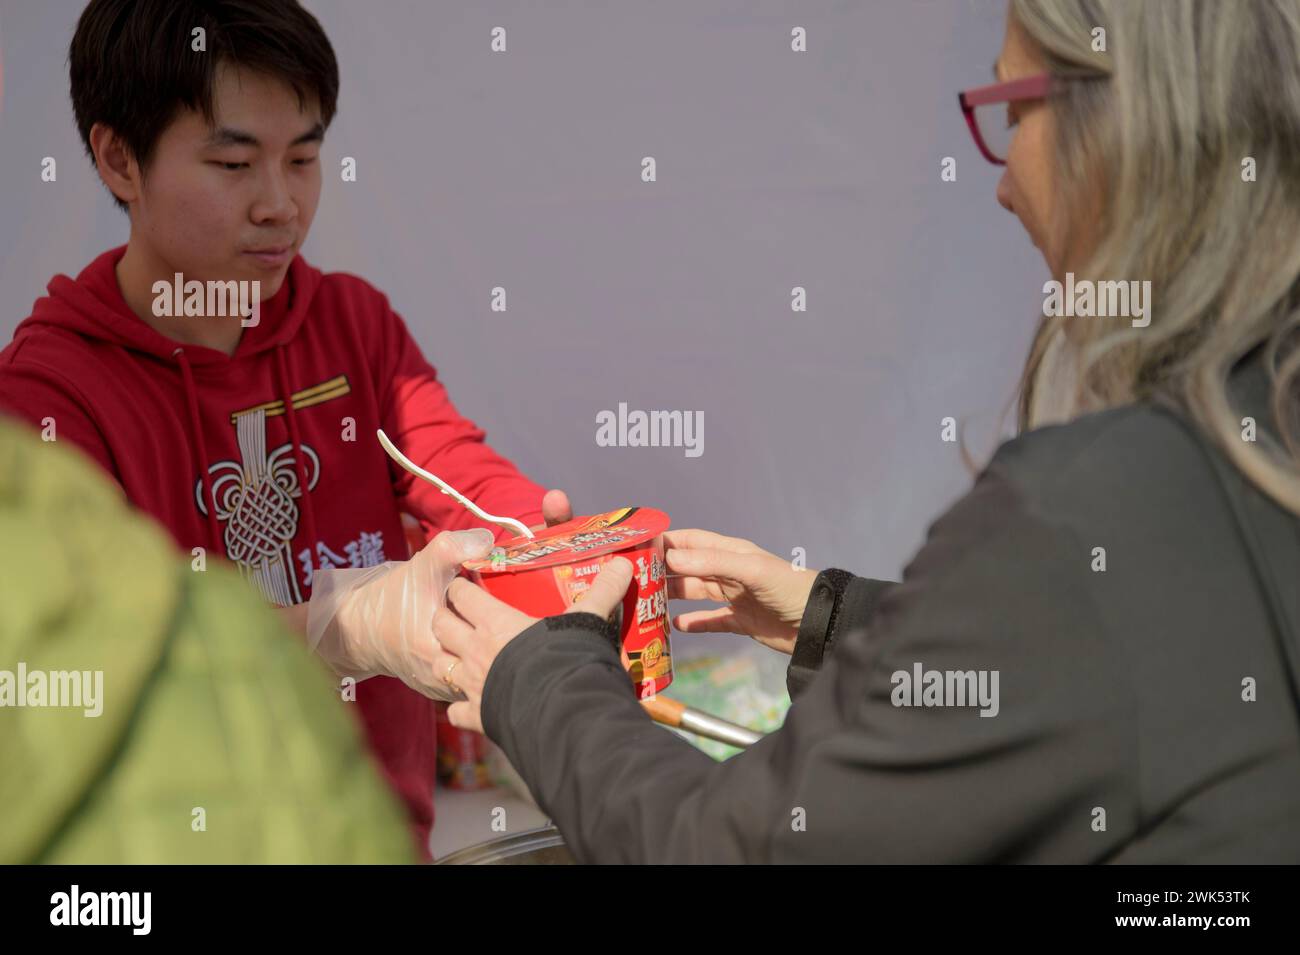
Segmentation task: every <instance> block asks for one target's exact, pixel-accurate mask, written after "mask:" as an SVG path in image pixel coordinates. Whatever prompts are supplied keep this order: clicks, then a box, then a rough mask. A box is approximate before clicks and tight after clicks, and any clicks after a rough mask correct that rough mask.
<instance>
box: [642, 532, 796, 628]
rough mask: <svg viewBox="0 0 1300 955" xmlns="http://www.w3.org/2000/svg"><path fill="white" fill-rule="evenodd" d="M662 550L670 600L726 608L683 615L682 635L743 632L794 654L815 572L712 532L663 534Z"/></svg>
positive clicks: (678, 625) (679, 618) (680, 622)
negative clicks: (799, 567) (665, 562)
mask: <svg viewBox="0 0 1300 955" xmlns="http://www.w3.org/2000/svg"><path fill="white" fill-rule="evenodd" d="M664 548H665V550H666V553H665V555H664V556H665V559H666V560H667V562H668V572H669V576H668V599H669V600H713V601H717V602H718V603H725V604H727V606H725V607H719V608H717V609H715V610H694V611H691V612H690V613H684V614H680V615H679V616H677V617H676V618H674V620H673V626H675V627H676V628H677V629H678V630H680V631H681V632H682V633H743V634H745V635H747V636H750V637H753V638H754V639H755V640H757V641H758V642H759V643H761V644H763V646H765V647H771V648H772V649H773V650H780V651H781V652H782V653H793V652H794V641H795V637H797V636H798V635H799V622H800V621H801V620H802V619H803V611H804V608H805V607H806V606H807V605H808V595H809V594H810V593H811V592H812V585H813V581H815V580H816V579H817V571H815V570H806V569H797V568H795V567H794V566H792V565H791V564H790V562H789V561H787V560H782V559H781V558H780V557H777V556H776V555H775V554H769V553H768V552H767V551H765V550H763V549H761V548H760V547H758V546H757V545H755V544H753V543H751V542H750V541H747V540H741V539H740V538H737V537H723V536H722V535H721V534H714V533H713V532H712V531H701V530H681V531H665V532H664Z"/></svg>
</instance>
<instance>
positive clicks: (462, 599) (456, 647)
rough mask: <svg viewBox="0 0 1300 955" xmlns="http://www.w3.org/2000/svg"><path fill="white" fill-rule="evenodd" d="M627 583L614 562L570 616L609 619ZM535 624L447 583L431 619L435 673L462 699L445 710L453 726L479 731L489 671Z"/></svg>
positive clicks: (484, 595) (628, 570)
mask: <svg viewBox="0 0 1300 955" xmlns="http://www.w3.org/2000/svg"><path fill="white" fill-rule="evenodd" d="M631 583H632V563H631V561H628V560H627V559H625V558H623V557H615V558H614V559H612V560H611V561H610V562H609V563H607V564H606V565H605V566H604V567H602V568H601V571H600V573H599V574H597V575H596V579H595V580H593V581H592V582H591V589H590V590H588V591H587V592H586V593H585V594H584V595H583V598H582V601H581V602H580V603H578V604H576V605H574V607H573V608H572V609H570V610H569V611H568V612H569V613H594V614H596V615H597V616H600V617H608V616H609V615H610V614H612V613H613V612H614V608H615V607H617V606H618V605H619V604H620V603H622V601H623V597H624V595H625V594H626V593H627V588H628V586H629V585H630V584H631ZM536 622H537V620H536V619H535V618H533V617H530V616H528V614H526V613H521V612H520V611H518V610H516V609H514V608H513V607H511V606H510V605H509V604H506V603H503V602H502V601H500V600H498V599H497V598H496V597H493V596H492V595H491V594H489V593H488V592H487V591H486V590H484V589H483V588H482V587H479V586H478V585H477V584H474V583H471V582H470V581H468V580H466V579H464V578H463V577H458V578H456V579H455V580H453V581H452V582H451V586H450V587H449V588H448V589H447V605H446V606H445V607H443V608H442V609H441V610H439V611H438V612H437V613H436V614H434V615H433V633H434V637H435V638H436V641H437V643H438V644H440V645H441V650H439V651H438V653H437V654H436V655H435V658H434V673H435V674H436V675H437V678H438V679H440V680H442V681H443V682H444V683H446V684H447V686H448V688H449V689H450V690H451V691H452V692H457V691H459V692H460V693H463V694H464V696H465V699H464V701H463V702H460V703H453V704H452V705H451V706H449V707H448V708H447V717H448V719H450V720H451V722H452V724H453V725H454V726H459V727H462V728H463V729H471V730H474V731H475V732H478V733H481V732H483V717H482V714H481V712H480V707H481V705H482V702H483V684H484V682H485V681H486V680H487V675H488V671H489V670H490V669H492V663H493V661H494V660H496V658H497V654H498V653H500V652H501V650H502V649H503V648H504V647H505V645H506V644H507V643H509V642H510V641H511V640H513V639H514V638H515V637H517V636H519V634H521V633H523V632H524V631H525V630H527V629H528V628H529V627H531V626H532V625H533V624H535V623H536Z"/></svg>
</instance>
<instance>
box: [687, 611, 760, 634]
mask: <svg viewBox="0 0 1300 955" xmlns="http://www.w3.org/2000/svg"><path fill="white" fill-rule="evenodd" d="M673 626H674V627H676V628H677V629H678V630H680V631H681V632H682V633H743V632H744V631H742V630H738V629H737V627H738V626H739V624H738V623H737V622H736V615H735V614H733V613H732V612H731V608H730V607H719V608H718V609H717V610H692V611H691V612H690V613H683V614H678V615H677V617H676V618H675V619H674V620H673Z"/></svg>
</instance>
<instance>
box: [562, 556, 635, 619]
mask: <svg viewBox="0 0 1300 955" xmlns="http://www.w3.org/2000/svg"><path fill="white" fill-rule="evenodd" d="M631 583H632V562H631V561H630V560H628V559H627V558H626V557H615V558H614V559H613V560H611V561H610V562H609V563H607V564H606V565H605V566H604V567H602V568H601V569H600V573H599V574H597V575H596V579H595V580H593V581H592V582H591V589H590V590H588V591H587V592H586V593H585V594H583V595H582V599H581V600H579V601H578V602H577V603H576V604H574V605H573V606H572V607H570V608H569V609H568V611H567V612H568V613H594V614H595V615H596V616H598V617H608V616H609V615H610V614H612V613H613V612H614V608H615V607H617V606H618V605H619V604H621V603H622V602H623V597H624V596H625V595H626V594H627V588H628V587H629V586H630V585H631Z"/></svg>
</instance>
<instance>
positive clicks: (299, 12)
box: [68, 0, 339, 209]
mask: <svg viewBox="0 0 1300 955" xmlns="http://www.w3.org/2000/svg"><path fill="white" fill-rule="evenodd" d="M198 27H202V28H203V30H204V34H205V38H204V39H205V46H206V50H205V51H204V52H198V51H195V50H193V49H192V48H191V43H192V40H193V35H192V31H193V30H194V29H196V28H198ZM223 63H228V64H237V65H238V66H239V67H240V68H241V69H247V70H252V71H254V72H260V73H265V74H267V75H269V76H273V77H276V78H277V79H280V80H283V81H284V82H285V83H287V84H288V85H289V86H290V87H292V89H293V90H294V92H295V93H296V94H297V95H298V101H299V104H300V105H301V106H304V107H305V106H306V104H307V101H308V99H309V98H310V97H314V98H315V99H316V101H317V102H318V103H319V104H320V111H321V123H322V125H324V126H325V127H327V128H328V126H329V124H330V121H331V120H333V118H334V112H335V109H336V108H337V105H338V91H339V69H338V62H337V61H336V60H335V58H334V49H333V47H332V46H330V42H329V38H328V37H326V36H325V31H324V30H322V29H321V26H320V23H319V22H317V20H316V18H315V17H313V16H312V15H311V14H310V13H308V12H307V11H306V10H304V9H303V8H302V7H301V6H300V5H299V4H298V3H297V2H296V0H91V2H90V4H89V5H88V6H87V7H86V9H85V10H83V11H82V14H81V18H80V19H79V20H78V21H77V29H76V32H75V33H74V35H73V37H72V43H71V45H70V46H69V48H68V75H69V85H70V92H71V95H72V109H73V112H74V114H75V115H76V119H77V130H78V131H79V132H80V133H81V141H82V143H83V144H84V145H85V147H86V153H87V155H89V156H90V159H91V162H92V163H93V162H94V161H95V157H94V153H93V151H92V150H91V146H90V131H91V128H92V127H93V126H94V125H95V124H96V123H103V124H104V125H106V126H108V127H109V128H110V129H112V130H113V131H114V133H116V134H117V135H118V136H119V137H120V138H121V140H122V141H123V143H125V145H126V147H127V148H128V149H129V150H130V152H131V154H132V155H133V156H134V157H135V160H136V162H138V163H139V165H140V168H141V169H142V170H143V169H145V168H146V167H147V166H148V164H149V160H150V159H151V158H152V156H153V152H154V149H155V147H156V146H157V144H158V139H159V137H161V136H162V133H163V131H164V130H165V129H166V128H167V127H168V125H170V123H171V122H172V120H173V119H174V118H175V116H176V114H177V112H179V111H180V110H182V109H192V110H197V111H199V112H200V113H202V114H203V117H204V119H206V120H207V121H208V122H209V123H211V122H212V121H213V102H212V100H213V86H214V84H215V77H216V75H217V70H218V68H219V67H220V65H221V64H223ZM113 198H114V201H115V202H116V203H117V205H118V206H119V207H120V208H122V209H125V208H126V203H124V202H123V201H122V200H121V199H118V198H117V197H116V196H114V197H113Z"/></svg>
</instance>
